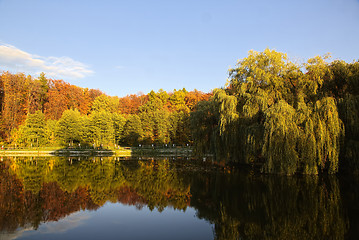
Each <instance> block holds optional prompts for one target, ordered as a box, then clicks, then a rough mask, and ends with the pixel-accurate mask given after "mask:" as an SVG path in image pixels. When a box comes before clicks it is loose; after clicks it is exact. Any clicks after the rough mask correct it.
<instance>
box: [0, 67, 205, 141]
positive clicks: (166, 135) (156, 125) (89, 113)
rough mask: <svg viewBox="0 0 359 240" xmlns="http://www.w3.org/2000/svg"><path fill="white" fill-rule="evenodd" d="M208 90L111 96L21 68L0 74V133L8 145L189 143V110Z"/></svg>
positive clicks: (182, 90) (160, 91) (203, 98)
mask: <svg viewBox="0 0 359 240" xmlns="http://www.w3.org/2000/svg"><path fill="white" fill-rule="evenodd" d="M209 96H210V94H208V93H203V92H200V91H197V90H194V91H190V92H188V91H187V90H186V89H181V90H176V89H175V90H174V91H173V92H169V93H167V92H166V91H163V90H162V89H161V90H159V91H158V92H154V91H151V92H150V93H148V94H147V95H144V94H139V95H136V94H132V95H128V96H126V97H122V98H119V97H112V96H108V95H106V94H104V93H103V92H101V91H100V90H94V89H87V88H81V87H77V86H75V85H71V84H69V83H66V82H64V81H62V80H53V79H48V78H46V76H45V74H43V73H42V74H41V75H40V76H39V77H38V78H34V77H32V76H30V75H28V76H26V75H25V74H23V73H18V74H11V73H9V72H3V73H2V74H0V105H1V106H0V107H1V117H0V137H1V141H2V145H3V144H8V145H12V146H25V147H31V146H33V147H35V146H58V145H62V146H68V145H71V146H72V145H75V146H115V145H120V144H121V145H127V146H133V145H137V144H169V143H173V144H180V145H183V144H188V143H190V142H191V133H190V130H189V127H188V126H189V116H190V111H192V110H193V109H194V107H195V105H196V103H197V102H199V101H202V100H207V99H208V98H209Z"/></svg>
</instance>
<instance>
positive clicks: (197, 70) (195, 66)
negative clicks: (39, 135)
mask: <svg viewBox="0 0 359 240" xmlns="http://www.w3.org/2000/svg"><path fill="white" fill-rule="evenodd" d="M0 26H1V28H0V70H9V71H11V72H25V73H26V74H31V75H33V76H38V73H39V72H42V71H43V72H45V73H46V74H47V76H49V77H51V78H54V79H63V80H65V81H67V82H70V83H72V84H75V85H78V86H81V87H88V88H96V89H100V90H102V91H104V92H105V93H107V94H109V95H113V96H125V95H127V94H132V93H138V92H143V93H148V92H149V91H151V90H152V89H153V90H155V91H157V90H158V89H160V88H162V89H164V90H166V91H172V90H173V89H181V88H183V87H185V88H186V89H187V90H193V89H198V90H201V91H205V92H208V91H210V90H211V89H213V88H216V87H222V86H224V84H225V82H226V78H227V70H228V68H229V67H230V66H234V65H235V64H236V62H237V60H238V59H242V58H244V57H246V56H247V54H248V51H249V50H251V49H253V50H256V51H263V50H264V49H265V48H271V49H276V50H277V51H281V52H286V53H288V55H289V57H291V58H293V59H294V60H299V61H304V60H305V59H307V58H310V57H313V56H316V55H323V54H325V53H328V52H329V53H331V54H332V56H333V58H334V59H342V60H345V61H347V62H352V61H353V60H358V59H359V1H358V0H301V1H294V0H293V1H292V0H283V1H280V0H273V1H269V0H257V1H255V0H252V1H250V0H248V1H242V0H206V1H202V0H197V1H196V0H189V1H187V0H181V1H178V0H176V1H171V0H164V1H160V0H158V1H155V0H142V1H140V0H128V1H121V0H118V1H110V0H101V1H100V0H98V1H91V0H86V1H81V0H72V1H70V0H51V1H49V0H0Z"/></svg>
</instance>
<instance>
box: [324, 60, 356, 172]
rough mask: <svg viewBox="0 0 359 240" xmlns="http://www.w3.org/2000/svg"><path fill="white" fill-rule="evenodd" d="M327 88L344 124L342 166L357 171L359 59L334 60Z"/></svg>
mask: <svg viewBox="0 0 359 240" xmlns="http://www.w3.org/2000/svg"><path fill="white" fill-rule="evenodd" d="M330 70H331V72H330V74H329V76H328V78H329V81H328V82H329V83H330V84H328V85H329V86H327V88H328V90H329V91H330V92H332V93H333V95H334V96H335V97H336V98H337V99H338V102H339V104H338V109H339V116H340V118H341V119H342V121H343V123H344V125H345V141H344V151H343V152H342V153H341V155H342V156H341V161H342V164H341V165H342V166H343V167H344V168H346V169H349V171H351V172H355V173H357V174H358V173H359V121H358V120H359V61H357V62H353V63H349V64H348V63H345V62H343V61H335V62H333V63H332V64H331V65H330Z"/></svg>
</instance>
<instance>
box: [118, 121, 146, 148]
mask: <svg viewBox="0 0 359 240" xmlns="http://www.w3.org/2000/svg"><path fill="white" fill-rule="evenodd" d="M142 138H143V130H142V126H141V119H140V117H139V116H137V115H131V116H130V117H129V118H128V119H127V122H126V124H125V126H124V130H123V138H122V142H123V143H124V144H126V145H130V146H135V145H137V144H138V143H139V142H140V141H141V140H142Z"/></svg>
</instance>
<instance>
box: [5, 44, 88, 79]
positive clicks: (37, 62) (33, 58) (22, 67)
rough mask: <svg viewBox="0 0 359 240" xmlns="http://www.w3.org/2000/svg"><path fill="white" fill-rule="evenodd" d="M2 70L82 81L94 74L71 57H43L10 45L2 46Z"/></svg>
mask: <svg viewBox="0 0 359 240" xmlns="http://www.w3.org/2000/svg"><path fill="white" fill-rule="evenodd" d="M0 69H1V70H10V71H16V72H25V73H31V74H33V73H34V74H39V73H41V72H44V73H46V75H47V76H50V77H54V78H69V79H80V78H84V77H86V76H89V75H91V74H93V73H94V72H93V71H92V70H91V69H90V68H89V67H88V66H86V65H85V64H83V63H81V62H78V61H75V60H73V59H71V58H69V57H43V56H38V55H35V54H31V53H27V52H25V51H22V50H20V49H18V48H16V47H14V46H11V45H8V44H0Z"/></svg>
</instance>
